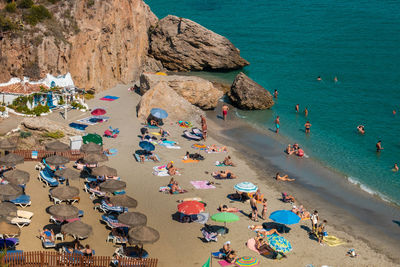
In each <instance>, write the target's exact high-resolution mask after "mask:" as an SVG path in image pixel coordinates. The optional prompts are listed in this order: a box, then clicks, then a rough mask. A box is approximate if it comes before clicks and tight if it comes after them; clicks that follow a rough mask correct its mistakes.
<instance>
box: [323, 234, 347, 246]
mask: <svg viewBox="0 0 400 267" xmlns="http://www.w3.org/2000/svg"><path fill="white" fill-rule="evenodd" d="M324 243H325V244H327V245H328V246H330V247H336V246H340V245H343V244H346V242H345V241H342V240H340V239H339V238H337V237H336V236H333V235H328V236H325V237H324Z"/></svg>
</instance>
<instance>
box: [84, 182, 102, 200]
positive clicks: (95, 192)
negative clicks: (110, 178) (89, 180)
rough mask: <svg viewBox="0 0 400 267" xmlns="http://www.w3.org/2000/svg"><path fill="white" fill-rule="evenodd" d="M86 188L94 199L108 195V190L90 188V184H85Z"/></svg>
mask: <svg viewBox="0 0 400 267" xmlns="http://www.w3.org/2000/svg"><path fill="white" fill-rule="evenodd" d="M84 190H85V192H86V193H89V194H90V198H91V199H93V198H95V197H99V198H102V197H104V196H105V195H106V192H103V191H99V190H96V189H94V188H90V186H89V185H88V184H85V187H84Z"/></svg>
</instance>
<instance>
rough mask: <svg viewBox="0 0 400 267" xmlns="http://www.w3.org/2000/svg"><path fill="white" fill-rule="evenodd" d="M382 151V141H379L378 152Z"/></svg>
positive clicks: (377, 144)
mask: <svg viewBox="0 0 400 267" xmlns="http://www.w3.org/2000/svg"><path fill="white" fill-rule="evenodd" d="M382 149H383V147H382V141H381V140H379V141H378V143H376V152H380V151H381V150H382Z"/></svg>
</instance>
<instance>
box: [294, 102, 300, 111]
mask: <svg viewBox="0 0 400 267" xmlns="http://www.w3.org/2000/svg"><path fill="white" fill-rule="evenodd" d="M299 106H300V105H299V104H297V105H296V106H295V107H294V110H295V111H296V113H299Z"/></svg>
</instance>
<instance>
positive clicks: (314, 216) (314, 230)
mask: <svg viewBox="0 0 400 267" xmlns="http://www.w3.org/2000/svg"><path fill="white" fill-rule="evenodd" d="M310 219H311V229H312V232H311V233H314V234H317V227H318V222H319V216H318V211H317V210H314V213H313V214H312V215H311V217H310Z"/></svg>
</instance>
